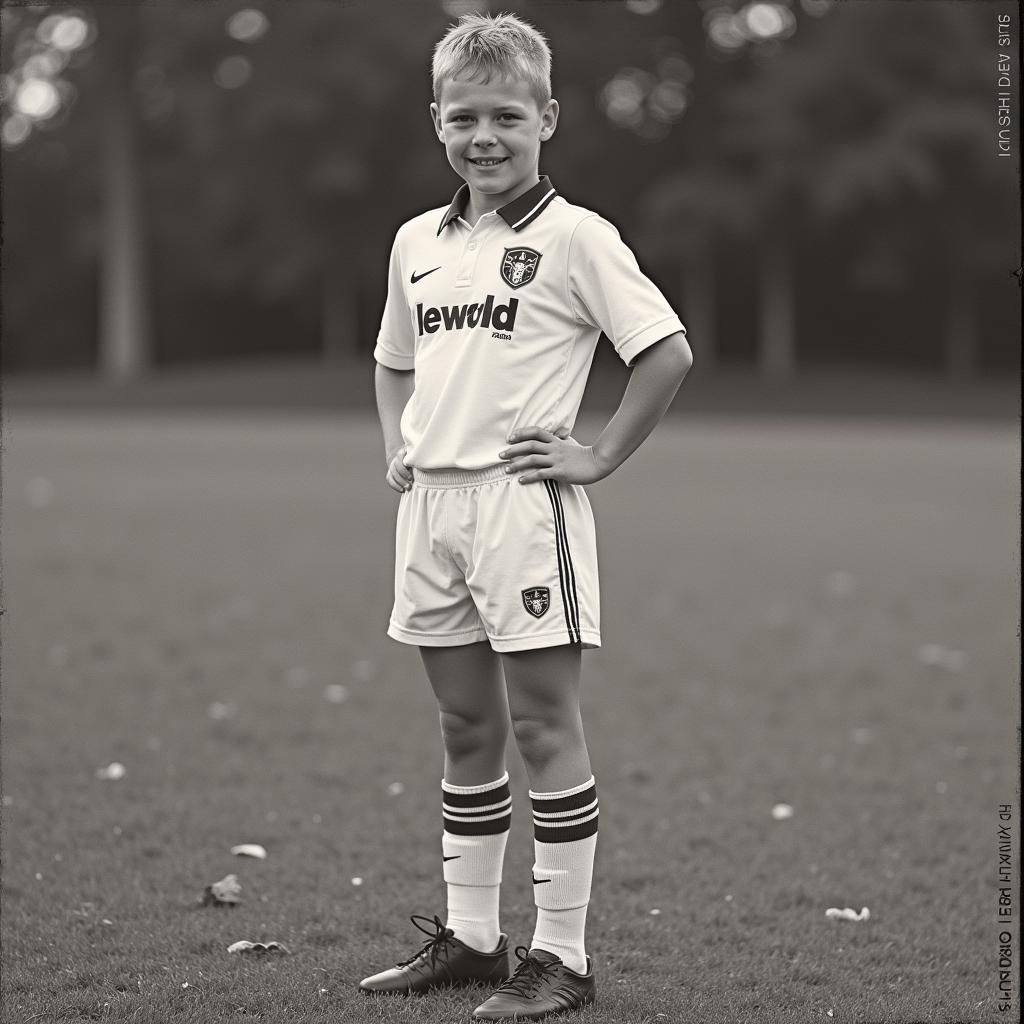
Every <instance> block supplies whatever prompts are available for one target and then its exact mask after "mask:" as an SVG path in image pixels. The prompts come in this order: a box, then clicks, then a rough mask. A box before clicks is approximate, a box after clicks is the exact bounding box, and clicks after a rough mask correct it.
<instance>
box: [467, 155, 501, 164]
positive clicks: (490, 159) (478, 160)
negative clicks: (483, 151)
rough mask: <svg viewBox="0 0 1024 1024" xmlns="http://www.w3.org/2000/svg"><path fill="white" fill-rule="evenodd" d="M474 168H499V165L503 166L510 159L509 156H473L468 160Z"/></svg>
mask: <svg viewBox="0 0 1024 1024" xmlns="http://www.w3.org/2000/svg"><path fill="white" fill-rule="evenodd" d="M467 159H468V160H469V162H470V163H471V164H472V165H473V166H474V167H497V166H498V165H499V164H503V163H504V162H505V161H506V160H507V159H508V157H507V156H486V157H483V156H471V157H468V158H467Z"/></svg>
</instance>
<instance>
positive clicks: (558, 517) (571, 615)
mask: <svg viewBox="0 0 1024 1024" xmlns="http://www.w3.org/2000/svg"><path fill="white" fill-rule="evenodd" d="M544 486H545V487H546V488H547V492H548V498H549V499H550V500H551V511H552V514H553V515H554V517H555V550H556V552H557V555H558V582H559V585H560V586H561V590H562V607H563V610H564V612H565V625H566V629H567V630H568V632H569V643H571V644H579V643H580V642H581V641H580V602H579V595H578V594H577V593H576V570H575V569H574V568H573V564H572V555H571V554H570V552H569V535H568V533H567V531H566V528H565V510H564V509H563V507H562V496H561V494H560V493H559V490H558V482H557V481H556V480H545V481H544Z"/></svg>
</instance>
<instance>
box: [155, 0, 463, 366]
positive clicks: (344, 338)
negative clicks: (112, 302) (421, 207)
mask: <svg viewBox="0 0 1024 1024" xmlns="http://www.w3.org/2000/svg"><path fill="white" fill-rule="evenodd" d="M392 6H393V10H392V12H391V13H392V14H394V15H399V14H400V17H401V19H402V21H403V31H395V22H394V21H393V20H391V19H389V18H383V17H381V16H380V14H381V11H380V9H379V8H375V7H374V6H372V5H370V4H355V5H351V4H348V5H341V4H335V3H329V2H320V0H307V2H304V3H302V4H296V5H289V6H288V7H287V8H286V7H284V6H277V5H271V4H266V3H261V4H256V3H250V4H246V3H241V2H234V3H227V4H218V5H216V6H215V7H196V6H190V7H188V8H186V9H185V10H184V11H179V10H177V9H176V8H175V7H174V6H171V5H159V6H153V7H151V8H148V9H147V10H146V19H147V24H148V31H147V39H148V46H147V50H146V57H145V67H147V68H153V69H154V70H153V72H152V74H151V77H152V79H153V81H154V82H155V83H157V84H156V86H155V88H156V89H158V90H159V89H164V88H169V89H171V90H172V92H173V95H174V96H175V102H174V111H173V114H172V113H170V112H168V113H167V114H164V115H162V116H161V118H159V120H162V121H163V122H164V123H163V125H162V126H161V131H162V132H163V133H164V134H165V135H166V141H165V143H164V145H163V146H162V147H161V155H160V156H159V157H158V159H157V161H156V164H155V166H154V183H155V185H154V187H155V192H156V194H157V195H158V196H159V197H161V198H160V203H159V205H160V207H162V209H163V210H164V211H165V213H164V214H163V215H159V214H158V216H160V224H161V235H162V237H164V238H165V239H166V240H167V241H168V243H169V246H170V251H171V253H172V254H173V256H174V257H177V258H182V257H183V258H186V259H187V258H189V256H188V254H193V255H192V257H191V258H192V259H195V258H196V256H198V259H199V264H200V266H198V267H196V270H197V271H198V270H199V269H200V267H201V268H202V270H203V272H205V273H206V274H207V275H208V276H209V279H210V280H213V281H215V282H216V283H218V284H219V285H221V286H223V287H237V288H246V289H249V290H251V291H252V292H254V293H256V294H262V295H265V296H271V297H273V296H285V295H288V294H292V293H294V292H295V291H296V290H298V289H300V288H302V287H303V285H304V283H305V282H309V281H319V287H320V294H321V304H320V309H319V311H318V312H319V316H320V322H321V323H322V326H323V336H324V341H323V347H324V351H325V353H326V354H327V355H331V354H342V353H345V354H352V353H353V352H355V351H357V350H358V349H359V348H360V347H365V345H361V339H360V336H359V331H358V319H357V308H358V300H359V294H360V291H361V286H362V284H363V282H364V280H365V277H366V275H367V273H368V272H369V273H372V275H374V276H375V277H378V278H381V277H382V276H383V270H382V267H384V266H386V259H387V250H386V244H387V242H389V241H390V238H389V235H390V234H391V233H392V232H393V230H394V227H395V226H396V223H397V222H398V221H399V220H401V219H402V218H403V214H404V215H411V214H412V213H414V212H419V211H418V208H415V205H414V204H415V202H416V200H415V196H414V195H413V198H412V199H411V204H412V205H410V199H409V198H408V197H409V193H410V189H409V183H410V179H411V178H412V175H413V174H414V173H415V169H416V167H417V160H416V154H417V153H418V152H421V151H422V150H423V149H424V148H425V147H426V146H429V145H430V144H431V134H430V125H429V120H428V118H427V113H426V109H427V105H428V103H429V101H430V96H429V78H428V77H427V76H426V74H425V71H424V69H425V67H426V66H427V64H428V61H429V52H427V51H425V49H424V46H423V42H422V40H423V39H424V38H429V37H431V36H432V35H433V34H434V33H436V32H438V31H440V30H441V28H443V25H444V16H443V12H442V11H441V10H440V9H439V8H435V7H433V6H431V5H425V4H403V5H400V6H396V5H392ZM157 69H158V70H157ZM441 163H443V161H441ZM183 165H184V166H188V165H192V166H195V167H197V168H201V173H199V174H186V175H182V174H180V173H179V168H180V167H182V166H183ZM438 172H439V174H438V175H435V176H439V177H442V178H443V167H438ZM182 211H185V213H186V216H184V217H182V216H181V212H182ZM385 239H386V240H387V241H384V240H385ZM382 242H383V244H384V246H385V248H384V249H383V251H381V245H382Z"/></svg>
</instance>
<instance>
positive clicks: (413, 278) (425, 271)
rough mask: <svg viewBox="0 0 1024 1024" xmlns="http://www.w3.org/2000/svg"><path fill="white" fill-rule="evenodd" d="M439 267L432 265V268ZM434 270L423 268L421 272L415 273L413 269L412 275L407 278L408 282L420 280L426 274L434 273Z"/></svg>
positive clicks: (436, 268) (437, 268)
mask: <svg viewBox="0 0 1024 1024" xmlns="http://www.w3.org/2000/svg"><path fill="white" fill-rule="evenodd" d="M440 269H441V268H440V267H434V270H440ZM434 270H424V271H423V273H422V274H417V273H416V271H415V270H414V271H413V272H412V277H410V278H409V283H410V284H415V283H416V282H417V281H422V280H423V278H425V277H426V276H427V274H432V273H434Z"/></svg>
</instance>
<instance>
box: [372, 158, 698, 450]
mask: <svg viewBox="0 0 1024 1024" xmlns="http://www.w3.org/2000/svg"><path fill="white" fill-rule="evenodd" d="M468 197H469V186H468V185H463V186H462V187H461V188H460V189H459V191H458V192H457V193H456V195H455V198H454V200H453V201H452V203H451V205H450V206H449V207H448V208H447V209H444V208H438V209H436V210H430V211H428V212H427V213H424V214H421V215H420V216H418V217H415V218H413V219H412V220H410V221H408V222H407V223H405V224H403V225H402V227H401V228H399V230H398V234H397V235H396V237H395V242H394V246H393V248H392V251H391V263H390V272H389V276H388V297H387V303H386V304H385V307H384V316H383V321H382V323H381V328H380V333H379V335H378V337H377V345H376V348H375V350H374V358H375V359H376V360H377V362H379V363H381V364H382V365H384V366H388V367H391V368H392V369H395V370H412V369H415V371H416V377H415V390H414V392H413V396H412V398H411V399H410V401H409V404H408V405H407V406H406V408H405V411H404V412H403V414H402V436H403V438H404V440H405V442H406V444H407V445H408V446H409V450H408V452H407V454H406V457H405V461H406V463H407V464H408V465H410V466H412V467H414V468H418V469H482V468H485V467H488V466H493V465H495V464H498V463H500V461H501V460H500V459H499V458H498V452H499V451H502V450H503V449H504V448H505V446H506V444H507V438H508V435H509V433H510V432H511V431H512V430H514V429H516V428H518V427H525V426H531V425H532V426H539V427H544V428H546V429H548V430H550V431H552V432H558V431H561V430H562V429H563V428H564V429H567V430H569V431H571V430H572V427H573V425H574V423H575V421H576V414H577V412H578V411H579V407H580V402H581V401H582V400H583V390H584V387H585V386H586V382H587V375H588V374H589V372H590V366H591V363H592V362H593V358H594V352H595V349H596V347H597V340H598V338H599V337H600V334H601V332H602V331H603V332H604V333H605V334H606V335H607V336H608V337H609V338H610V339H611V340H612V343H613V344H614V345H615V350H616V352H618V354H619V356H620V357H621V358H622V360H623V361H624V362H625V363H626V364H627V365H631V364H632V362H633V360H634V359H635V358H636V356H637V355H638V353H640V352H642V351H643V350H644V349H645V348H647V347H648V346H650V345H653V344H654V343H655V342H657V341H660V340H661V339H662V338H665V337H667V336H668V335H670V334H674V333H675V332H677V331H683V330H685V328H684V327H683V325H682V323H680V321H679V318H678V316H676V314H675V312H674V311H673V310H672V307H671V306H670V305H669V304H668V302H667V300H666V299H665V296H664V295H662V293H661V291H659V289H658V288H657V287H656V286H655V285H654V283H653V282H652V281H651V280H650V279H649V278H647V277H646V276H645V274H644V273H643V271H641V269H640V267H639V266H638V265H637V261H636V258H635V257H634V256H633V253H632V252H631V251H630V249H629V248H628V247H627V246H626V245H625V244H624V243H623V242H622V240H621V239H620V238H619V234H618V232H617V231H616V230H615V228H614V227H613V226H612V225H611V224H610V223H609V222H608V221H606V220H604V219H603V218H602V217H600V216H599V215H598V214H596V213H594V212H593V211H591V210H586V209H584V208H583V207H580V206H574V205H572V204H571V203H568V202H566V201H565V200H564V199H563V198H562V197H561V196H558V195H557V194H556V192H555V189H554V188H553V186H552V185H551V182H550V181H549V180H548V178H546V177H544V178H541V180H540V181H539V182H538V183H537V185H535V186H534V187H533V188H532V189H530V191H529V192H526V193H525V194H524V195H522V196H520V197H519V198H518V199H516V200H514V201H513V202H511V203H509V204H507V205H506V206H503V207H502V208H501V209H500V210H496V211H494V212H492V213H486V214H484V215H483V216H482V217H481V218H480V219H479V220H478V221H477V223H476V224H475V225H473V226H472V227H470V225H469V224H468V223H467V222H466V221H465V220H464V219H463V218H462V212H463V211H464V210H465V206H466V201H467V199H468Z"/></svg>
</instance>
